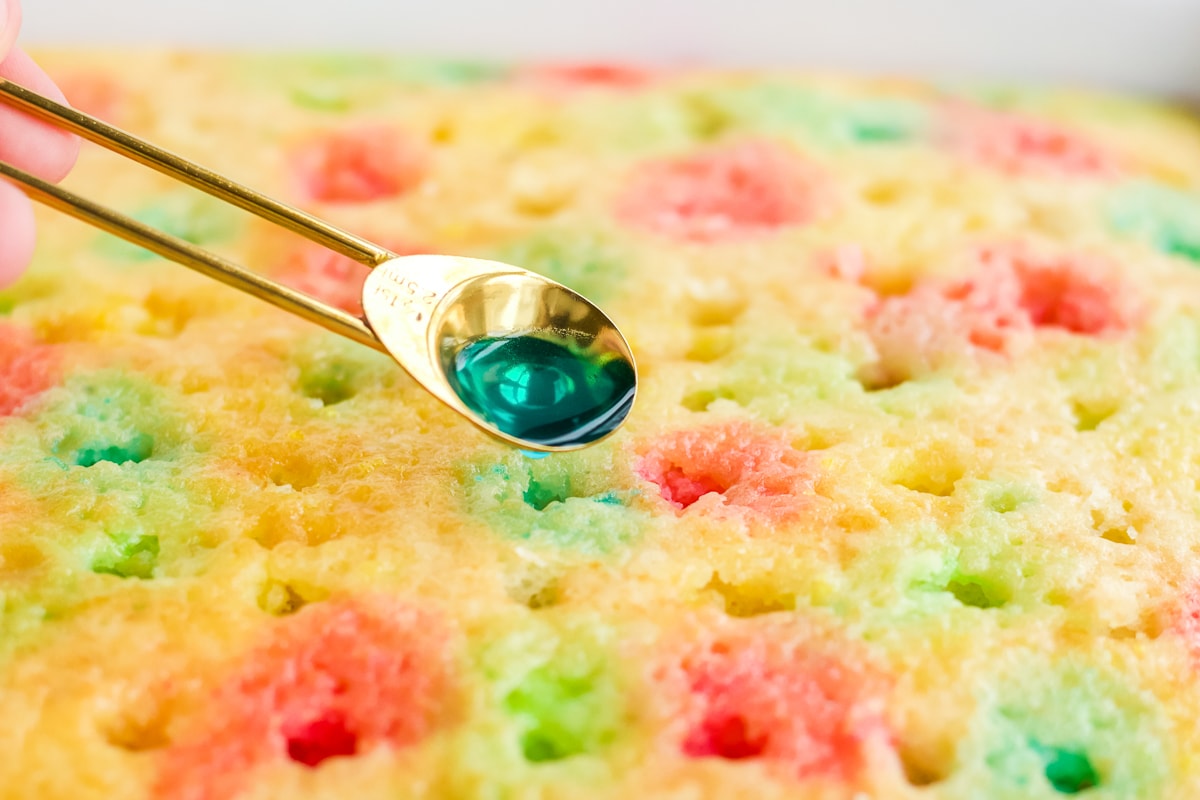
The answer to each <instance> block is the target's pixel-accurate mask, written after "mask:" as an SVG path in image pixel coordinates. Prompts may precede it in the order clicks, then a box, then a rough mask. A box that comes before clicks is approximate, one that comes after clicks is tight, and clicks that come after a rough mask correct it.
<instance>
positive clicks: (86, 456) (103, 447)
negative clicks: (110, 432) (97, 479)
mask: <svg viewBox="0 0 1200 800" xmlns="http://www.w3.org/2000/svg"><path fill="white" fill-rule="evenodd" d="M153 453H154V437H152V436H150V435H148V434H144V433H139V434H136V435H134V436H133V437H132V438H130V439H129V440H128V441H126V442H122V443H120V444H98V443H93V444H89V445H85V446H84V447H81V448H79V450H77V451H76V453H75V463H76V465H78V466H80V467H94V466H95V465H97V464H99V463H100V462H101V461H107V462H110V463H112V464H128V463H131V462H132V463H134V464H140V463H141V462H143V461H145V460H146V459H147V458H149V457H150V456H151V455H152V454H153Z"/></svg>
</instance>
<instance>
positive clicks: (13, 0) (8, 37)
mask: <svg viewBox="0 0 1200 800" xmlns="http://www.w3.org/2000/svg"><path fill="white" fill-rule="evenodd" d="M20 30H21V0H0V61H3V60H4V59H5V58H6V57H7V56H8V51H9V50H11V49H12V46H13V44H14V43H15V42H16V41H17V33H18V32H19V31H20Z"/></svg>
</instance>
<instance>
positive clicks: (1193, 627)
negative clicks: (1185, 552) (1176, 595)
mask: <svg viewBox="0 0 1200 800" xmlns="http://www.w3.org/2000/svg"><path fill="white" fill-rule="evenodd" d="M1168 630H1170V631H1171V632H1173V633H1175V634H1176V635H1177V636H1179V637H1180V638H1181V639H1182V640H1183V645H1184V647H1186V648H1187V651H1188V655H1189V656H1191V659H1192V665H1193V666H1194V667H1195V668H1196V669H1198V670H1200V584H1193V585H1192V586H1190V587H1189V588H1187V589H1185V590H1184V592H1183V594H1182V596H1181V597H1180V599H1179V602H1178V604H1177V605H1176V606H1175V608H1174V609H1172V611H1171V612H1170V613H1169V623H1168Z"/></svg>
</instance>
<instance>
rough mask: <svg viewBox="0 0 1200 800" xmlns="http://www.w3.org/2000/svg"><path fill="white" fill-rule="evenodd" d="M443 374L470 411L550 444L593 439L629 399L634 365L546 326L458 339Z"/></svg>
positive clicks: (608, 428)
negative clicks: (547, 330)
mask: <svg viewBox="0 0 1200 800" xmlns="http://www.w3.org/2000/svg"><path fill="white" fill-rule="evenodd" d="M446 377H447V378H448V379H449V381H450V385H451V387H452V388H453V389H454V391H455V392H456V393H457V394H458V396H459V397H460V398H461V399H462V401H463V403H465V404H466V405H467V407H468V408H470V409H471V410H472V411H474V412H475V413H476V414H478V415H479V416H481V417H483V418H484V419H485V420H487V421H488V422H489V423H491V424H492V425H495V426H496V427H497V428H498V429H500V430H501V431H503V432H504V433H506V434H508V435H509V436H513V437H516V438H518V439H523V440H525V441H528V442H535V443H537V444H542V445H550V446H558V447H565V446H573V445H582V444H588V443H590V442H594V441H596V440H597V439H600V438H602V437H603V436H605V435H606V434H608V433H610V432H612V431H613V430H614V429H616V427H617V426H619V425H620V424H621V423H622V422H623V421H624V420H625V417H627V416H628V415H629V410H630V409H631V408H632V406H633V395H634V389H635V388H636V383H637V379H636V376H635V375H634V371H633V366H632V365H631V364H630V363H629V362H628V361H626V360H625V359H624V358H621V357H619V356H617V355H614V354H611V353H602V354H597V353H594V352H591V351H590V350H587V349H583V348H580V347H579V346H578V345H577V344H575V343H574V342H573V341H571V340H569V339H564V338H561V337H558V336H555V335H553V334H551V333H544V332H537V333H518V334H512V335H509V336H485V337H482V338H479V339H475V340H474V341H471V342H468V343H467V344H465V345H463V346H462V347H461V348H460V349H459V350H458V351H457V352H456V353H454V355H453V358H452V359H451V360H450V362H449V363H447V364H446Z"/></svg>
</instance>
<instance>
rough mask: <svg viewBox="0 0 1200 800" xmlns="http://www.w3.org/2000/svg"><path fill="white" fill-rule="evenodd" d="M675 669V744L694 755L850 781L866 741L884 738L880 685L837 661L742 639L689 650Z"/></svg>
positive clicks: (811, 652) (869, 673) (887, 738)
mask: <svg viewBox="0 0 1200 800" xmlns="http://www.w3.org/2000/svg"><path fill="white" fill-rule="evenodd" d="M682 668H683V674H684V681H685V684H686V687H685V690H686V691H687V692H688V698H687V700H686V701H685V710H684V717H685V719H686V721H687V728H686V732H685V734H684V738H683V741H682V743H681V747H682V750H683V752H684V753H686V754H687V755H689V756H692V757H694V758H723V759H727V760H734V761H739V760H744V759H751V758H763V759H769V760H773V761H777V762H780V763H783V764H786V765H788V767H789V768H790V769H791V770H792V771H793V773H794V774H795V775H796V776H797V777H801V778H804V777H810V776H816V775H827V776H832V777H840V778H849V777H851V776H853V775H854V774H855V773H856V772H857V771H858V770H859V769H860V767H861V766H862V763H863V761H864V748H865V746H866V744H867V743H868V742H869V741H871V740H873V739H877V740H881V741H884V742H887V741H890V739H891V735H890V733H889V731H888V728H887V725H886V723H885V721H884V720H883V718H882V716H881V711H880V709H881V707H882V703H881V696H882V691H883V688H884V683H883V681H882V680H881V679H880V678H879V677H878V676H877V675H875V674H874V673H873V672H872V671H871V670H869V669H867V668H865V667H862V666H860V665H857V664H853V663H851V662H850V661H848V660H847V659H845V658H842V657H834V656H832V655H829V654H826V653H822V652H818V651H816V650H809V649H806V648H805V647H804V646H800V645H795V644H788V643H780V642H778V641H769V640H767V639H765V638H762V639H749V638H746V639H741V640H732V641H722V642H717V643H715V645H714V646H711V647H709V648H707V649H703V650H699V651H696V652H693V653H691V654H689V655H688V656H686V657H685V658H684V660H683V662H682Z"/></svg>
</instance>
